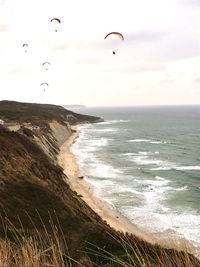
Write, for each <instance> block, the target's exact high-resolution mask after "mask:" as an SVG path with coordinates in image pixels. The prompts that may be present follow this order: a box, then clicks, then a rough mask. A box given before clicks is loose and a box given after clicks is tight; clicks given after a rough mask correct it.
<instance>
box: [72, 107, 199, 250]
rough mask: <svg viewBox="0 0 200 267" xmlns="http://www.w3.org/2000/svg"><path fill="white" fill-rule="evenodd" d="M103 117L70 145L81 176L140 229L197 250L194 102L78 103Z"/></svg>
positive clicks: (87, 111)
mask: <svg viewBox="0 0 200 267" xmlns="http://www.w3.org/2000/svg"><path fill="white" fill-rule="evenodd" d="M76 112H80V113H84V114H89V115H95V116H100V117H102V118H103V119H104V120H105V122H102V123H97V124H87V125H82V126H79V127H80V136H79V139H78V140H77V142H76V143H75V144H73V146H72V152H73V153H74V154H75V155H76V156H77V158H78V161H79V165H80V168H81V170H82V172H83V173H84V176H85V179H86V180H87V181H88V182H89V183H91V184H92V185H93V186H95V187H96V188H97V192H98V194H99V196H100V197H101V198H103V199H104V200H106V201H107V202H109V203H110V204H111V205H113V207H114V208H115V209H116V210H117V211H118V212H120V213H121V214H123V215H124V216H125V217H126V218H127V219H128V220H130V221H131V222H132V223H134V224H135V225H137V226H138V228H139V229H141V230H142V231H144V232H147V233H151V234H154V235H162V234H163V236H165V237H166V236H167V237H169V238H170V237H171V238H175V236H180V237H183V238H184V239H187V240H190V241H191V242H192V243H193V245H194V246H195V247H196V249H197V251H198V250H199V251H200V204H199V203H200V124H199V118H200V106H179V107H124V108H122V107H120V108H84V109H81V110H76Z"/></svg>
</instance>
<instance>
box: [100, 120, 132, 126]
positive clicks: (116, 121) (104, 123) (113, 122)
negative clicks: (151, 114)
mask: <svg viewBox="0 0 200 267" xmlns="http://www.w3.org/2000/svg"><path fill="white" fill-rule="evenodd" d="M129 121H130V120H110V121H104V122H99V123H97V124H101V125H109V124H116V123H122V122H129Z"/></svg>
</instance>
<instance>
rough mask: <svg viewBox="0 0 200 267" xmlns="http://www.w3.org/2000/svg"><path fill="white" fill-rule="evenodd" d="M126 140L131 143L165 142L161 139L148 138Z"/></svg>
mask: <svg viewBox="0 0 200 267" xmlns="http://www.w3.org/2000/svg"><path fill="white" fill-rule="evenodd" d="M128 142H131V143H144V142H146V143H150V144H166V143H167V142H166V141H162V140H155V141H154V140H149V139H137V138H136V139H131V140H129V141H128Z"/></svg>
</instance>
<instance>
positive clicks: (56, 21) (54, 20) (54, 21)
mask: <svg viewBox="0 0 200 267" xmlns="http://www.w3.org/2000/svg"><path fill="white" fill-rule="evenodd" d="M50 22H51V23H56V24H57V23H61V20H60V19H59V18H53V19H51V20H50ZM57 31H58V29H57V25H56V28H55V32H57Z"/></svg>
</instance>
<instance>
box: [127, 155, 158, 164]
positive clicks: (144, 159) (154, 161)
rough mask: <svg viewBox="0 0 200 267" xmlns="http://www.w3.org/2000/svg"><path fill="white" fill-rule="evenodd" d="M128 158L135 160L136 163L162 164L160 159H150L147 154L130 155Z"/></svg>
mask: <svg viewBox="0 0 200 267" xmlns="http://www.w3.org/2000/svg"><path fill="white" fill-rule="evenodd" d="M129 160H131V161H133V162H135V163H136V164H138V165H160V164H163V161H162V160H159V159H154V158H152V159H150V158H149V157H147V156H134V157H130V158H129Z"/></svg>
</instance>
